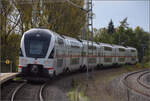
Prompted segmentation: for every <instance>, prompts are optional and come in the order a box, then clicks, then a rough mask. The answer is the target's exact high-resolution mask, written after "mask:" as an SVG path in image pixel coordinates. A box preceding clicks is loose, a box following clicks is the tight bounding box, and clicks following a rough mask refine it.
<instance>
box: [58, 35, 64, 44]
mask: <svg viewBox="0 0 150 101" xmlns="http://www.w3.org/2000/svg"><path fill="white" fill-rule="evenodd" d="M57 40H58V44H60V45H63V44H64V41H63V39H61V38H59V37H57Z"/></svg>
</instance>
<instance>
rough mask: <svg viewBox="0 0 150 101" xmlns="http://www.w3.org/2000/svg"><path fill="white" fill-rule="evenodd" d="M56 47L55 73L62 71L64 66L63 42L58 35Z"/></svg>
mask: <svg viewBox="0 0 150 101" xmlns="http://www.w3.org/2000/svg"><path fill="white" fill-rule="evenodd" d="M57 43H58V45H57V48H56V57H57V58H56V63H57V74H59V73H62V72H63V69H64V67H65V63H64V62H65V59H66V58H65V45H64V44H65V43H64V40H63V39H62V38H60V37H57Z"/></svg>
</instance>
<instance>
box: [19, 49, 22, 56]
mask: <svg viewBox="0 0 150 101" xmlns="http://www.w3.org/2000/svg"><path fill="white" fill-rule="evenodd" d="M19 56H23V54H22V50H21V48H20V51H19Z"/></svg>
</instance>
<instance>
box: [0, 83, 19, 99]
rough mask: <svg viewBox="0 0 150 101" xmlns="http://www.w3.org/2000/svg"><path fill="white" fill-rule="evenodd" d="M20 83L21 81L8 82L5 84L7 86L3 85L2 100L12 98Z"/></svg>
mask: <svg viewBox="0 0 150 101" xmlns="http://www.w3.org/2000/svg"><path fill="white" fill-rule="evenodd" d="M19 84H20V83H19V82H8V83H7V84H5V86H1V89H0V90H1V100H2V101H3V100H4V101H8V100H10V99H11V95H12V93H13V91H14V90H15V88H16V87H17V86H18V85H19Z"/></svg>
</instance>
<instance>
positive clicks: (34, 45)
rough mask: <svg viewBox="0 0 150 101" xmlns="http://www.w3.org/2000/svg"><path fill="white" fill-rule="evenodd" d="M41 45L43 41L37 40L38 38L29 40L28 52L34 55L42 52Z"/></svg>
mask: <svg viewBox="0 0 150 101" xmlns="http://www.w3.org/2000/svg"><path fill="white" fill-rule="evenodd" d="M43 46H44V42H43V41H38V40H30V49H29V53H30V54H35V55H40V54H42V53H43V51H42V50H43Z"/></svg>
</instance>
